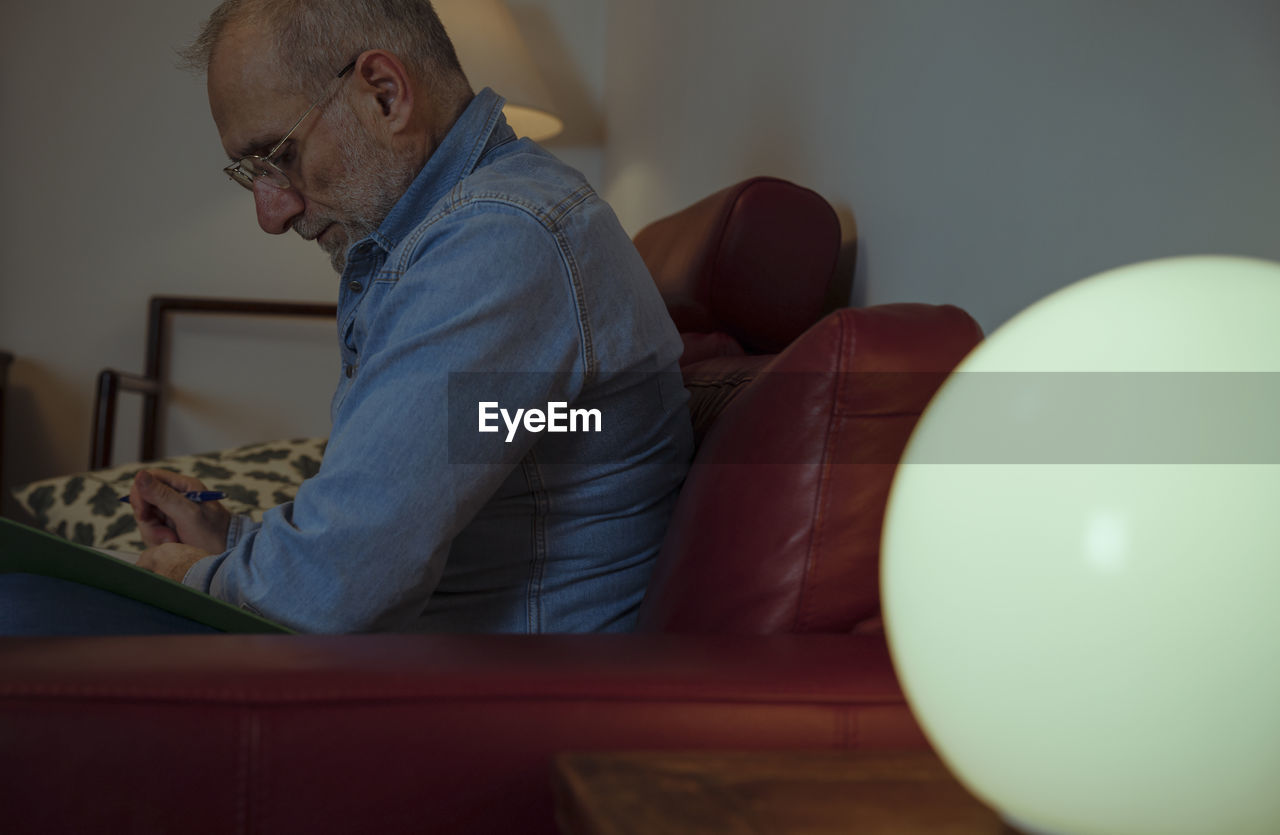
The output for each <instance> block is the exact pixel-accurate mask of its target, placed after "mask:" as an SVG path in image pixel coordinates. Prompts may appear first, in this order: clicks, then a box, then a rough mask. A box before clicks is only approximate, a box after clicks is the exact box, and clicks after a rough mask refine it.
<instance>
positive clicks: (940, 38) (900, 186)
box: [605, 0, 1280, 328]
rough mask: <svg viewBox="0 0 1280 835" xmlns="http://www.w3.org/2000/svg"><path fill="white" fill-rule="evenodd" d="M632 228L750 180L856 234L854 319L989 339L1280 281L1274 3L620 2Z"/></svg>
mask: <svg viewBox="0 0 1280 835" xmlns="http://www.w3.org/2000/svg"><path fill="white" fill-rule="evenodd" d="M613 12H614V13H613V15H612V18H611V20H610V30H609V46H610V53H609V58H608V69H607V89H608V96H607V107H608V109H607V115H608V129H609V143H608V146H607V156H606V173H605V183H606V193H607V196H608V197H609V198H610V199H611V200H612V201H613V202H614V205H615V207H616V208H617V209H618V211H619V213H620V214H621V215H622V217H623V218H624V220H625V221H626V223H627V224H628V225H629V226H630V227H631V228H633V229H634V228H636V227H638V226H639V225H640V224H642V223H644V222H645V221H646V220H648V219H649V218H652V217H654V216H657V215H660V214H662V213H664V212H667V211H670V210H673V209H675V208H678V207H679V206H681V205H684V204H686V203H688V202H690V201H692V200H694V199H697V198H698V197H700V196H702V195H704V194H706V193H708V192H710V191H712V190H714V189H717V188H720V187H722V186H724V185H727V184H729V183H732V182H734V181H736V180H739V179H741V178H743V177H746V176H749V175H752V174H776V175H779V176H783V177H788V178H791V179H794V180H796V181H798V182H800V183H803V184H805V185H808V186H810V187H812V188H815V189H817V190H818V191H820V192H821V193H822V194H824V195H825V196H826V197H827V198H828V199H829V200H830V201H831V202H832V203H834V204H836V205H837V206H838V207H840V208H841V209H842V210H845V211H846V212H850V213H852V214H853V215H856V218H857V223H858V226H859V228H860V231H861V236H860V237H861V252H860V259H859V263H858V265H857V280H856V281H855V283H854V286H853V299H854V300H855V301H856V302H872V303H874V302H887V301H903V300H905V301H929V302H954V303H958V304H961V305H963V306H965V307H966V308H968V309H969V310H970V311H971V312H973V313H974V315H975V316H977V317H978V319H979V320H980V321H981V322H982V324H983V325H984V326H985V327H987V328H991V327H994V326H995V325H997V324H999V323H1000V322H1002V321H1004V320H1005V319H1007V318H1008V317H1009V316H1010V315H1012V314H1013V313H1014V312H1016V311H1018V310H1020V309H1021V308H1023V307H1025V306H1026V305H1027V304H1029V303H1030V302H1032V301H1034V300H1036V299H1038V298H1040V297H1042V296H1044V295H1045V294H1046V293H1048V292H1049V291H1051V290H1053V289H1056V288H1058V287H1060V286H1062V285H1063V284H1066V283H1069V282H1071V281H1073V280H1075V279H1078V278H1083V277H1085V276H1087V275H1090V274H1093V273H1095V272H1098V271H1100V270H1102V269H1105V268H1108V267H1113V266H1119V265H1121V264H1125V263H1129V262H1132V261H1138V260H1143V259H1148V258H1153V257H1157V256H1162V255H1170V254H1177V253H1192V252H1228V253H1239V254H1248V255H1258V256H1265V257H1269V258H1273V259H1280V3H1276V2H1275V1H1274V0H1221V1H1220V2H1208V0H1203V2H1202V1H1201V0H794V2H789V3H785V4H783V3H778V2H774V0H734V2H728V1H727V0H644V2H640V1H639V0H618V2H615V3H614V4H613Z"/></svg>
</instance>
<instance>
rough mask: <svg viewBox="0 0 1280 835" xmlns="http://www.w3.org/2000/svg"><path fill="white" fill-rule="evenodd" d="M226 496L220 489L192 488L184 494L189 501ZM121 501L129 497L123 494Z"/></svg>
mask: <svg viewBox="0 0 1280 835" xmlns="http://www.w3.org/2000/svg"><path fill="white" fill-rule="evenodd" d="M226 497H227V494H226V493H222V492H220V491H218V490H192V491H191V492H190V493H183V494H182V498H184V499H186V500H187V501H189V502H197V503H199V502H216V501H221V500H222V499H225V498H226ZM120 501H122V502H127V501H129V497H128V496H121V497H120Z"/></svg>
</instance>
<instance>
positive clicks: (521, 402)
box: [185, 201, 592, 632]
mask: <svg viewBox="0 0 1280 835" xmlns="http://www.w3.org/2000/svg"><path fill="white" fill-rule="evenodd" d="M415 234H420V235H421V238H420V240H418V241H417V242H416V243H414V244H413V250H412V251H413V253H414V255H413V256H412V257H410V258H409V259H407V265H406V266H405V267H404V269H403V271H402V272H397V271H396V270H395V269H394V265H391V264H388V266H387V267H384V269H383V271H382V272H380V273H378V274H377V277H376V278H375V280H374V281H373V282H372V284H371V286H369V287H367V288H365V290H364V294H365V295H364V298H362V299H361V300H360V302H359V306H358V307H357V308H356V309H355V311H354V313H353V314H352V315H350V316H347V317H346V321H344V322H343V323H342V325H341V326H340V327H341V328H343V329H345V331H344V332H343V331H340V332H343V333H344V336H343V338H344V340H346V345H347V348H348V349H350V350H359V354H358V355H357V357H356V359H357V362H356V369H357V371H356V373H355V375H354V378H353V379H352V380H350V381H349V384H346V385H345V386H344V387H342V388H340V390H339V392H338V394H337V395H336V396H335V405H334V410H333V418H334V421H333V430H332V433H331V435H330V438H329V443H328V446H327V448H326V451H325V457H324V461H323V463H322V465H321V467H320V471H319V472H318V473H317V474H316V475H315V476H313V477H312V478H310V479H308V480H307V481H305V482H304V483H303V484H302V486H301V488H300V489H299V491H298V494H297V496H296V498H295V499H294V501H293V502H290V503H287V504H285V505H281V506H279V507H276V508H273V509H271V510H270V511H268V512H267V513H266V515H265V517H264V519H263V522H262V524H261V525H260V526H256V527H255V526H252V525H251V524H250V525H239V526H237V525H233V528H234V529H235V533H236V539H235V542H234V544H232V545H231V547H230V548H229V550H227V551H226V552H225V553H223V554H219V555H217V556H215V557H210V558H207V559H205V560H201V561H200V562H199V563H197V564H196V565H195V566H193V567H192V569H191V571H189V572H188V574H187V577H186V579H185V582H187V583H188V584H189V585H193V586H196V587H197V588H201V589H203V590H205V591H207V592H209V593H210V594H213V595H214V596H216V597H219V598H221V599H223V600H226V601H227V602H230V603H232V604H234V605H240V606H245V607H247V608H251V609H252V610H254V611H257V612H260V613H261V614H263V615H264V616H266V617H269V618H272V619H275V620H277V621H279V622H281V623H284V624H286V625H288V626H291V627H293V628H295V629H298V630H300V631H304V632H361V631H381V630H397V629H403V628H405V627H406V626H408V625H410V624H412V622H413V621H414V620H415V619H416V618H417V617H418V615H419V614H420V613H421V612H422V610H423V609H424V608H425V606H426V603H427V601H428V599H429V598H430V596H431V594H432V591H433V590H434V588H435V587H436V584H437V583H438V582H439V579H440V577H441V574H442V573H443V571H444V567H445V562H446V560H447V559H448V556H449V545H450V542H451V541H452V540H453V538H454V537H455V536H456V535H457V534H458V532H459V531H460V530H461V529H462V528H463V527H464V526H465V525H466V524H467V523H468V522H469V521H470V520H471V519H472V518H473V517H474V516H475V514H476V513H477V512H478V511H479V509H480V508H481V507H482V506H483V505H484V504H485V502H486V501H488V500H489V499H490V497H492V496H493V494H494V493H495V491H496V490H497V489H498V487H499V486H500V485H501V484H502V482H503V481H504V480H505V478H506V477H507V475H508V474H510V473H511V472H512V470H513V469H515V468H516V467H517V466H518V465H519V462H520V460H521V459H522V458H523V457H524V456H525V454H526V453H527V452H528V451H529V450H530V448H531V447H532V445H533V443H534V441H535V440H536V437H537V436H536V435H535V434H533V433H530V432H528V431H525V429H524V428H523V427H517V429H516V430H515V431H514V433H513V436H512V437H511V438H510V440H508V428H507V427H506V426H505V425H502V422H501V421H498V424H499V426H500V431H498V432H480V431H479V420H478V407H479V404H480V403H481V402H497V403H500V405H501V408H503V409H506V410H507V411H508V412H509V413H511V414H514V413H515V411H516V410H517V409H526V410H527V409H530V408H541V409H545V408H546V406H547V404H548V403H550V402H552V401H564V402H572V401H573V399H574V397H575V396H576V395H577V393H579V392H580V391H581V388H582V385H583V381H584V380H585V379H586V377H587V376H588V375H589V374H590V373H592V368H591V349H590V339H589V333H590V331H589V328H587V327H586V326H585V325H584V322H585V321H586V318H585V313H584V311H582V310H581V309H580V307H581V299H582V298H583V294H582V293H581V292H580V290H581V288H580V287H578V285H577V282H578V276H577V274H576V270H575V265H574V263H573V258H572V255H571V253H569V252H567V251H566V250H565V249H564V247H563V246H562V244H561V241H560V238H559V237H558V236H557V235H556V234H555V231H554V229H553V228H552V227H550V226H549V225H548V224H547V223H546V222H545V220H544V219H542V218H540V217H538V216H536V215H534V214H533V213H532V212H531V211H528V210H526V209H524V208H523V207H519V206H515V205H511V204H508V203H503V202H499V201H478V202H475V203H469V204H466V205H465V206H463V207H461V208H458V209H456V210H454V211H453V212H452V213H451V214H449V215H447V216H446V218H445V219H444V220H439V221H436V222H434V223H433V224H432V225H431V226H430V227H429V228H427V229H425V230H424V229H422V228H420V229H419V230H418V231H417V232H416V233H415Z"/></svg>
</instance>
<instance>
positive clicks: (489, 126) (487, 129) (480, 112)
mask: <svg viewBox="0 0 1280 835" xmlns="http://www.w3.org/2000/svg"><path fill="white" fill-rule="evenodd" d="M504 104H506V99H504V98H503V97H502V96H500V95H498V94H497V93H495V92H494V91H493V90H491V89H490V88H488V87H486V88H484V89H483V90H481V91H480V92H479V93H478V94H477V95H476V96H475V97H474V98H473V99H472V100H471V103H470V104H468V105H467V108H466V110H464V111H463V112H462V115H461V116H459V117H458V121H457V122H455V123H454V125H453V127H452V128H450V129H449V132H448V134H446V135H445V138H444V141H443V142H441V143H440V145H439V147H437V148H436V150H435V152H434V153H433V154H431V156H430V158H428V159H427V163H426V165H424V166H422V170H421V171H419V172H418V175H417V176H416V177H414V179H413V182H412V183H411V184H410V185H409V188H408V189H407V190H406V191H405V193H404V194H402V195H401V196H400V199H399V200H398V201H396V204H395V206H393V207H392V209H391V211H390V213H388V214H387V217H386V219H385V220H383V221H382V225H381V226H379V227H378V231H376V232H374V233H373V236H372V237H373V240H374V242H375V243H377V244H378V246H380V247H382V248H383V249H384V250H386V251H387V252H391V250H393V249H395V248H396V246H397V245H399V243H400V242H401V241H402V240H404V238H405V236H406V235H408V234H409V233H410V232H411V231H413V229H414V228H415V227H416V226H417V225H418V224H419V223H421V222H422V219H423V218H424V217H426V215H427V213H428V212H430V211H431V208H432V207H433V206H435V205H436V203H438V202H440V200H441V199H442V198H443V197H444V196H445V195H446V194H448V193H449V192H450V190H452V189H453V187H454V186H456V185H457V184H458V183H459V182H461V181H462V179H463V178H464V177H466V176H467V175H468V174H470V173H471V172H472V171H474V170H475V169H476V167H477V165H478V164H479V163H480V160H481V158H483V157H484V155H485V153H486V152H487V151H488V150H489V149H490V148H492V147H494V146H497V145H500V144H503V143H505V142H509V141H511V140H513V139H515V131H513V130H512V129H511V128H510V126H508V125H507V120H506V118H505V117H504V116H503V115H502V106H503V105H504Z"/></svg>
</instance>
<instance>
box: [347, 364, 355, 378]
mask: <svg viewBox="0 0 1280 835" xmlns="http://www.w3.org/2000/svg"><path fill="white" fill-rule="evenodd" d="M346 372H347V378H348V379H350V378H352V377H354V376H355V375H356V367H355V366H354V365H350V364H348V365H347V366H346Z"/></svg>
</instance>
